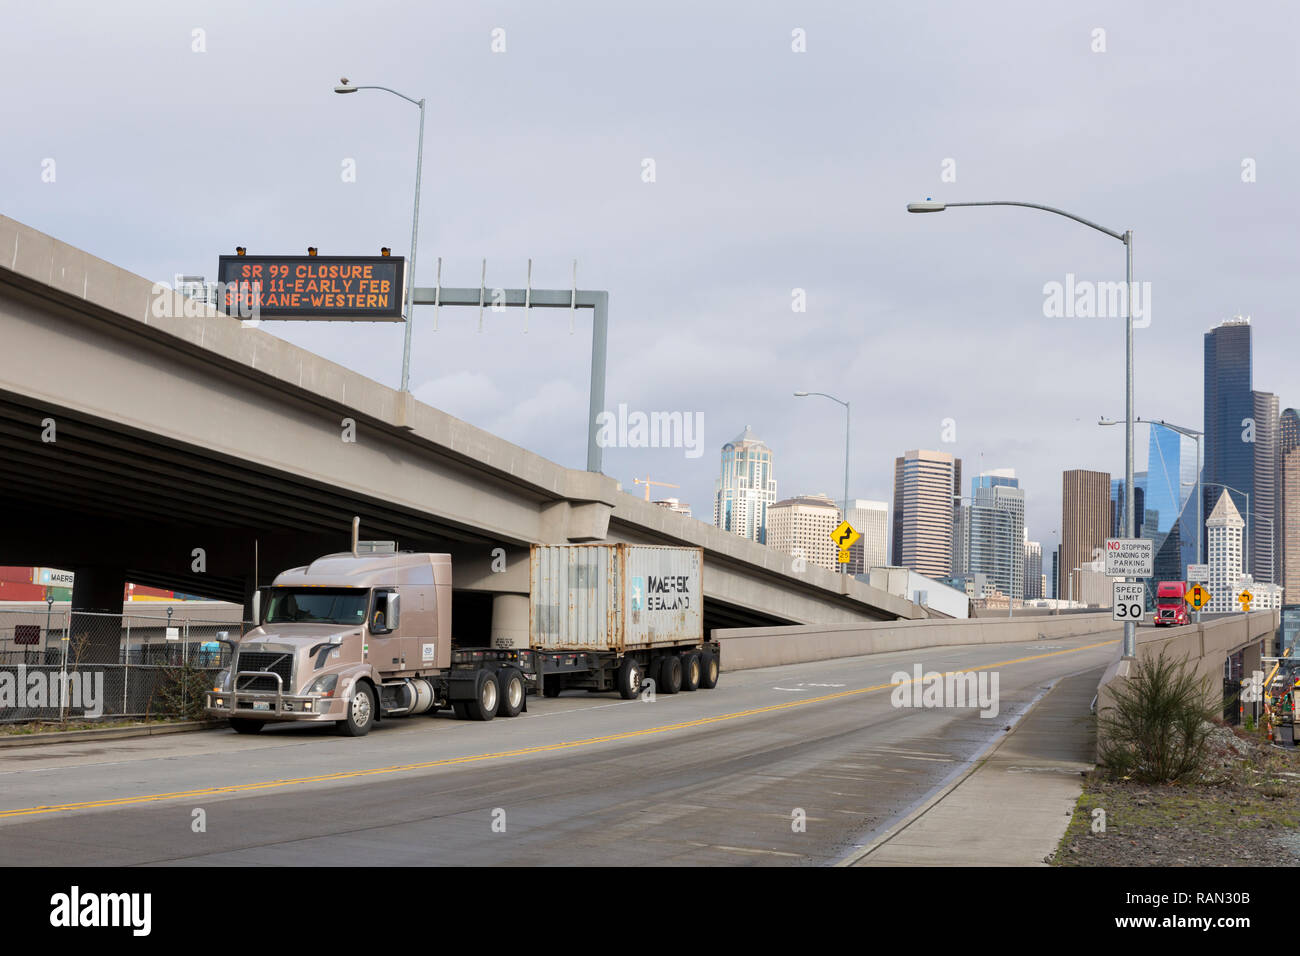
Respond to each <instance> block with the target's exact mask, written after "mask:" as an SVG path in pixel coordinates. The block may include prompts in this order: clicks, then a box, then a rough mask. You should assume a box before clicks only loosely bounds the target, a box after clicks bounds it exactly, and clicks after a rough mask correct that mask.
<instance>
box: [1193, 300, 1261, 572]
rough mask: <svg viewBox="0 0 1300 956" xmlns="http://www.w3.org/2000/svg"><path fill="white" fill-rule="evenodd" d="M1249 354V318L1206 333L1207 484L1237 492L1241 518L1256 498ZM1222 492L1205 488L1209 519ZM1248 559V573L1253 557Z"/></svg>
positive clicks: (1236, 505) (1235, 498)
mask: <svg viewBox="0 0 1300 956" xmlns="http://www.w3.org/2000/svg"><path fill="white" fill-rule="evenodd" d="M1250 352H1251V333H1250V319H1243V318H1241V317H1240V316H1238V317H1236V318H1233V319H1228V320H1227V321H1226V322H1223V323H1222V324H1221V325H1219V326H1217V327H1215V328H1213V329H1211V330H1210V331H1208V332H1206V333H1205V429H1204V430H1205V466H1204V467H1205V481H1207V482H1218V483H1220V484H1221V485H1229V486H1231V487H1232V488H1234V489H1236V490H1235V491H1230V492H1229V494H1230V495H1231V496H1232V503H1233V506H1234V508H1235V509H1236V511H1237V512H1238V514H1242V513H1244V512H1245V511H1246V495H1250V496H1251V497H1252V499H1253V498H1254V493H1255V455H1254V448H1255V445H1254V443H1253V442H1248V441H1245V440H1244V439H1245V438H1246V437H1247V434H1248V429H1249V428H1250V422H1251V420H1252V419H1253V418H1254V416H1255V399H1254V396H1253V395H1252V394H1251V354H1250ZM1223 491H1224V489H1223V488H1221V487H1216V486H1214V485H1206V487H1205V489H1204V494H1205V513H1206V514H1209V513H1210V512H1211V510H1213V508H1214V507H1215V505H1216V503H1217V501H1218V497H1219V495H1220V494H1221V493H1222V492H1223ZM1243 557H1244V560H1245V562H1246V566H1245V568H1244V569H1243V570H1249V569H1250V555H1244V556H1243ZM1212 593H1213V592H1212Z"/></svg>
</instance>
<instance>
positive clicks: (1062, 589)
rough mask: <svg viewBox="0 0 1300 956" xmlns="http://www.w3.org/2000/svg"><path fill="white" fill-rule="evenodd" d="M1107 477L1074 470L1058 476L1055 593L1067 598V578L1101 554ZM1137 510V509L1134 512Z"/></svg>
mask: <svg viewBox="0 0 1300 956" xmlns="http://www.w3.org/2000/svg"><path fill="white" fill-rule="evenodd" d="M1109 492H1110V475H1109V474H1108V473H1107V472H1104V471H1086V470H1084V469H1082V468H1076V469H1074V470H1072V471H1066V472H1062V474H1061V559H1060V567H1058V568H1057V574H1058V577H1057V585H1056V593H1057V596H1058V597H1064V596H1066V595H1068V594H1069V591H1070V588H1069V584H1068V581H1069V576H1070V572H1071V571H1072V569H1074V568H1080V567H1083V565H1084V564H1085V563H1086V562H1089V561H1093V560H1094V559H1095V558H1096V557H1097V555H1099V554H1101V553H1103V552H1104V550H1105V547H1106V538H1107V536H1108V534H1109V532H1110V494H1109ZM1134 510H1136V508H1135V509H1134Z"/></svg>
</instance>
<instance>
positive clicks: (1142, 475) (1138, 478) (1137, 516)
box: [1110, 471, 1147, 538]
mask: <svg viewBox="0 0 1300 956" xmlns="http://www.w3.org/2000/svg"><path fill="white" fill-rule="evenodd" d="M1146 495H1147V473H1146V472H1145V471H1135V472H1133V514H1134V518H1133V536H1134V537H1135V538H1140V537H1142V525H1143V523H1144V522H1145V521H1146V517H1147V505H1146V500H1147V499H1146ZM1124 504H1125V496H1124V479H1123V478H1112V479H1111V480H1110V536H1111V537H1112V538H1127V537H1128V531H1127V528H1128V523H1127V522H1126V521H1125V520H1124Z"/></svg>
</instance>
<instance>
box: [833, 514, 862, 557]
mask: <svg viewBox="0 0 1300 956" xmlns="http://www.w3.org/2000/svg"><path fill="white" fill-rule="evenodd" d="M861 537H862V535H861V534H859V533H858V532H857V531H854V530H853V525H851V524H849V523H848V522H847V521H841V522H840V526H839V527H838V528H836V529H835V530H834V531H832V532H831V540H832V541H833V542H835V547H836V548H838V549H839V553H840V554H839V562H840V564H848V563H849V548H851V547H853V545H855V544H856V543H857V542H858V539H860V538H861Z"/></svg>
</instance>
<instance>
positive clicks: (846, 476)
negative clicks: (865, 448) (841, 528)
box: [794, 392, 850, 574]
mask: <svg viewBox="0 0 1300 956" xmlns="http://www.w3.org/2000/svg"><path fill="white" fill-rule="evenodd" d="M809 395H820V396H821V397H822V398H829V399H830V400H831V401H832V402H839V404H841V405H843V406H844V520H845V521H848V520H849V415H850V411H849V403H848V402H841V401H840V400H839V399H838V398H836V397H835V396H834V395H827V394H826V393H825V392H795V393H794V397H795V398H807V397H808V396H809ZM848 572H849V565H848V562H841V563H840V574H848Z"/></svg>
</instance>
